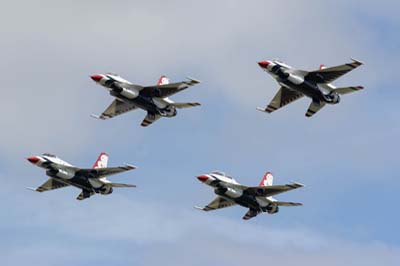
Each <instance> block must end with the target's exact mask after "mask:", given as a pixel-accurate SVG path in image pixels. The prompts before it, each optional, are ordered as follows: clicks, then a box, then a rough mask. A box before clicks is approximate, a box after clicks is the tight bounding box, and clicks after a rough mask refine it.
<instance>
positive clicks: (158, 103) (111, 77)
mask: <svg viewBox="0 0 400 266" xmlns="http://www.w3.org/2000/svg"><path fill="white" fill-rule="evenodd" d="M90 77H91V78H92V80H94V81H95V82H96V83H98V84H100V85H101V86H103V87H105V88H106V89H107V90H108V91H109V92H110V95H111V96H113V97H115V98H116V99H115V100H114V101H113V102H112V103H111V104H110V106H108V107H107V109H106V110H105V111H104V112H103V113H102V114H101V115H100V116H96V115H92V116H93V117H95V118H99V119H103V120H105V119H109V118H112V117H114V116H117V115H120V114H123V113H126V112H128V111H132V110H135V109H137V108H140V109H143V110H145V111H147V115H146V117H145V118H144V120H143V122H142V123H141V125H142V126H143V127H147V126H149V125H150V124H152V123H153V122H155V121H156V120H158V119H159V118H160V117H174V116H176V114H177V110H176V109H181V108H189V107H194V106H199V105H200V103H197V102H187V103H176V102H173V101H172V100H170V99H168V97H169V96H171V95H173V94H175V93H177V92H180V91H183V90H184V89H187V88H189V87H190V86H193V85H196V84H198V83H200V81H198V80H195V79H192V78H188V80H187V81H182V82H178V83H172V84H170V83H169V79H168V78H167V77H166V76H161V77H160V79H159V80H158V82H157V85H154V86H140V85H135V84H132V83H131V82H129V81H127V80H125V79H123V78H122V77H120V76H118V75H117V74H112V73H107V74H96V75H92V76H90Z"/></svg>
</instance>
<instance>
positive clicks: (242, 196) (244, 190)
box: [195, 171, 304, 220]
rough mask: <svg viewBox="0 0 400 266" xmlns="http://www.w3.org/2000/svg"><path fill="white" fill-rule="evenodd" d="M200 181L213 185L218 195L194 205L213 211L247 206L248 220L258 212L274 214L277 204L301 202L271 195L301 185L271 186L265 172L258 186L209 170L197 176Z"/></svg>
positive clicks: (270, 179)
mask: <svg viewBox="0 0 400 266" xmlns="http://www.w3.org/2000/svg"><path fill="white" fill-rule="evenodd" d="M197 178H198V179H199V180H200V181H201V182H203V183H205V184H206V185H209V186H211V187H213V188H214V189H215V190H214V192H215V194H217V195H218V196H217V197H216V198H215V199H214V200H213V201H212V202H210V203H209V204H208V205H207V206H205V207H203V208H202V207H197V206H196V207H195V208H197V209H200V210H203V211H213V210H217V209H221V208H226V207H230V206H234V205H236V204H238V205H240V206H243V207H246V208H249V211H248V212H247V213H246V214H245V215H244V216H243V219H244V220H249V219H251V218H253V217H255V216H257V215H258V214H260V213H263V212H267V213H269V214H274V213H277V212H278V211H279V206H300V205H302V204H301V203H296V202H285V201H278V200H276V199H274V198H273V197H272V196H274V195H276V194H279V193H283V192H286V191H289V190H292V189H296V188H299V187H303V186H304V185H302V184H300V183H291V184H286V185H278V186H273V185H272V182H273V176H272V174H271V173H270V172H267V173H265V175H264V176H263V178H262V180H261V182H260V184H259V185H258V187H246V186H243V185H241V184H239V183H238V182H237V181H236V180H235V179H233V178H232V177H230V176H228V175H226V174H225V173H223V172H218V171H217V172H211V173H210V174H205V175H201V176H198V177H197Z"/></svg>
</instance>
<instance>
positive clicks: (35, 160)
mask: <svg viewBox="0 0 400 266" xmlns="http://www.w3.org/2000/svg"><path fill="white" fill-rule="evenodd" d="M27 160H28V161H30V162H31V163H33V164H36V163H37V162H38V161H39V158H38V157H36V156H33V157H29V158H27Z"/></svg>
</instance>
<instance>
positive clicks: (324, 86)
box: [257, 59, 363, 117]
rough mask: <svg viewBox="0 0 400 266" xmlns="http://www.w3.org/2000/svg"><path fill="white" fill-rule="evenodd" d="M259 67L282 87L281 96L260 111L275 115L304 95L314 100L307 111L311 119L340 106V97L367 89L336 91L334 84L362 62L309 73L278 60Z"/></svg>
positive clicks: (321, 67)
mask: <svg viewBox="0 0 400 266" xmlns="http://www.w3.org/2000/svg"><path fill="white" fill-rule="evenodd" d="M258 65H259V66H260V67H261V68H262V69H263V70H264V71H265V72H267V73H268V74H270V75H271V76H272V77H273V78H275V79H276V81H277V82H278V83H279V85H280V86H281V87H280V88H279V91H278V93H276V95H275V96H274V98H273V99H272V101H271V102H270V103H269V104H268V106H267V107H265V108H260V107H258V108H257V110H259V111H263V112H267V113H272V112H274V111H276V110H278V109H279V108H281V107H283V106H285V105H287V104H289V103H292V102H294V101H296V100H298V99H300V98H302V97H303V96H307V97H309V98H311V99H312V102H311V104H310V106H309V107H308V110H307V112H306V116H307V117H311V116H313V115H314V114H315V113H317V112H318V111H319V110H321V109H322V108H323V107H324V106H325V104H337V103H339V102H340V96H341V95H343V94H348V93H352V92H355V91H359V90H361V89H363V87H362V86H353V87H341V88H336V87H335V86H333V85H332V84H331V82H332V81H334V80H336V79H337V78H339V77H341V76H343V75H344V74H346V73H348V72H350V71H352V70H353V69H355V68H357V67H359V66H361V65H362V63H361V62H360V61H357V60H354V59H353V62H351V63H348V64H344V65H340V66H335V67H329V68H327V67H325V66H324V65H321V66H320V69H319V70H315V71H305V70H299V69H294V68H293V67H291V66H289V65H286V64H285V63H283V62H279V61H278V60H273V61H261V62H258Z"/></svg>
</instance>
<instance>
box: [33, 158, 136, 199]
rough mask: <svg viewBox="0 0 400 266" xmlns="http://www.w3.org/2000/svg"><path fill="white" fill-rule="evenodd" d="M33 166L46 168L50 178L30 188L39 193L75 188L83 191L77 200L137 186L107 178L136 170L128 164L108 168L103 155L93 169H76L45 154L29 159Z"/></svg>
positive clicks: (106, 160)
mask: <svg viewBox="0 0 400 266" xmlns="http://www.w3.org/2000/svg"><path fill="white" fill-rule="evenodd" d="M27 160H28V161H29V162H31V163H32V164H34V165H36V166H39V167H41V168H44V169H45V170H46V175H47V176H49V177H50V178H49V179H48V180H47V181H46V182H45V183H44V184H43V185H41V186H40V187H38V188H36V189H35V188H29V189H31V190H34V191H37V192H45V191H49V190H53V189H58V188H63V187H66V186H74V187H77V188H79V189H82V192H81V193H80V194H79V195H78V197H77V198H76V199H78V200H83V199H87V198H89V197H90V196H92V195H93V194H95V193H100V194H102V195H108V194H111V193H112V192H113V188H114V187H135V185H130V184H121V183H113V182H111V181H109V180H108V179H107V178H106V176H110V175H114V174H118V173H121V172H125V171H129V170H132V169H135V168H136V167H135V166H133V165H129V164H126V165H124V166H119V167H107V163H108V155H107V154H106V153H101V154H100V155H99V157H98V159H97V160H96V162H95V163H94V165H93V168H78V167H75V166H73V165H71V164H69V163H67V162H65V161H63V160H61V159H60V158H58V157H56V156H55V155H52V154H48V153H44V154H43V155H40V156H32V157H29V158H27Z"/></svg>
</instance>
